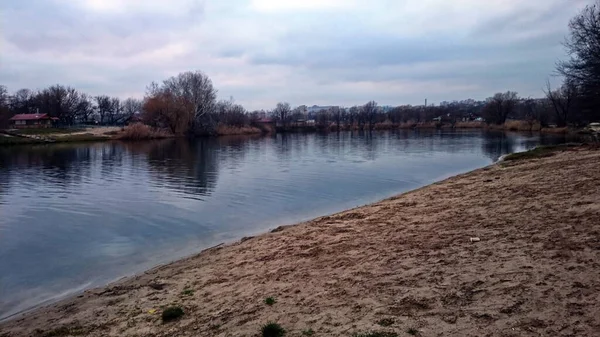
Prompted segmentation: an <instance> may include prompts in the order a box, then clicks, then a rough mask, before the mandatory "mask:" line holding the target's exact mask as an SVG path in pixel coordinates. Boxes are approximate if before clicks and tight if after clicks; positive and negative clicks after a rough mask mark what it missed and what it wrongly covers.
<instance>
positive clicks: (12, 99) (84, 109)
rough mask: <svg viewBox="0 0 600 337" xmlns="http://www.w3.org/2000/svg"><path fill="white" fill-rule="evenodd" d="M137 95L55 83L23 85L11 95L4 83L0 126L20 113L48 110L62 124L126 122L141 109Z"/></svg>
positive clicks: (0, 97) (0, 89)
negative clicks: (119, 95) (89, 91)
mask: <svg viewBox="0 0 600 337" xmlns="http://www.w3.org/2000/svg"><path fill="white" fill-rule="evenodd" d="M141 104H142V101H141V100H139V99H136V98H128V99H126V100H121V99H119V98H116V97H109V96H104V95H102V96H91V95H88V94H85V93H82V92H80V91H78V90H76V89H74V88H72V87H68V86H63V85H59V84H57V85H53V86H50V87H48V88H45V89H42V90H30V89H20V90H18V91H16V92H15V93H14V94H12V95H10V94H9V93H8V91H7V89H6V87H5V86H0V126H2V127H6V125H7V123H8V120H9V119H10V118H11V117H12V116H14V115H16V114H36V113H40V114H48V115H50V116H51V117H56V118H58V123H59V124H61V125H73V124H87V123H93V122H97V123H99V124H110V125H116V124H122V123H125V122H126V121H127V120H128V119H129V118H131V116H133V115H134V114H136V113H138V112H139V111H140V110H141Z"/></svg>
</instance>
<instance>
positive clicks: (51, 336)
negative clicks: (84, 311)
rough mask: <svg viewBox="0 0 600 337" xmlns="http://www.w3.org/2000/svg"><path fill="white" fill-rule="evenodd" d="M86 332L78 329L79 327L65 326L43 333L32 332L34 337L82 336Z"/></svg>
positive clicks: (41, 331) (40, 331)
mask: <svg viewBox="0 0 600 337" xmlns="http://www.w3.org/2000/svg"><path fill="white" fill-rule="evenodd" d="M87 332H88V331H86V330H85V329H84V328H82V327H79V326H72V327H66V326H61V327H60V328H56V329H52V330H48V331H43V330H39V329H38V330H36V331H35V332H34V334H35V336H39V337H62V336H83V335H85V334H86V333H87Z"/></svg>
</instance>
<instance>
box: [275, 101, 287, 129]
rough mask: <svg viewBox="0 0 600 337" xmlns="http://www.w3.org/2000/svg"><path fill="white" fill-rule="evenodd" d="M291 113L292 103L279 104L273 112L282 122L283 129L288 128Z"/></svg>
mask: <svg viewBox="0 0 600 337" xmlns="http://www.w3.org/2000/svg"><path fill="white" fill-rule="evenodd" d="M291 112H292V108H291V107H290V103H282V102H280V103H277V106H276V107H275V110H273V113H274V114H275V116H277V118H278V119H279V120H280V121H281V124H282V125H283V127H285V126H287V124H288V121H289V117H290V113H291Z"/></svg>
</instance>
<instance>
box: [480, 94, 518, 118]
mask: <svg viewBox="0 0 600 337" xmlns="http://www.w3.org/2000/svg"><path fill="white" fill-rule="evenodd" d="M518 101H519V96H518V94H517V93H516V92H514V91H507V92H504V93H497V94H495V95H494V96H493V97H490V98H488V99H487V104H486V106H485V107H484V110H483V113H484V115H485V118H486V120H487V122H488V123H493V124H504V122H506V119H507V118H508V117H509V116H510V115H511V114H512V113H513V111H514V110H515V107H516V105H517V103H518Z"/></svg>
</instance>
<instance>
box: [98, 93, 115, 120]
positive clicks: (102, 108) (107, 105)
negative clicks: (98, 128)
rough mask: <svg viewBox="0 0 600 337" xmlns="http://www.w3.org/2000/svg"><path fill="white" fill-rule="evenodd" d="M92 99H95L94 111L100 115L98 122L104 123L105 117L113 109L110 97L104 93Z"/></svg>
mask: <svg viewBox="0 0 600 337" xmlns="http://www.w3.org/2000/svg"><path fill="white" fill-rule="evenodd" d="M94 100H95V101H96V111H98V115H100V124H104V123H106V122H107V120H108V118H107V117H108V115H110V114H111V111H112V109H113V106H112V101H111V98H110V97H109V96H106V95H100V96H96V97H94Z"/></svg>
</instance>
